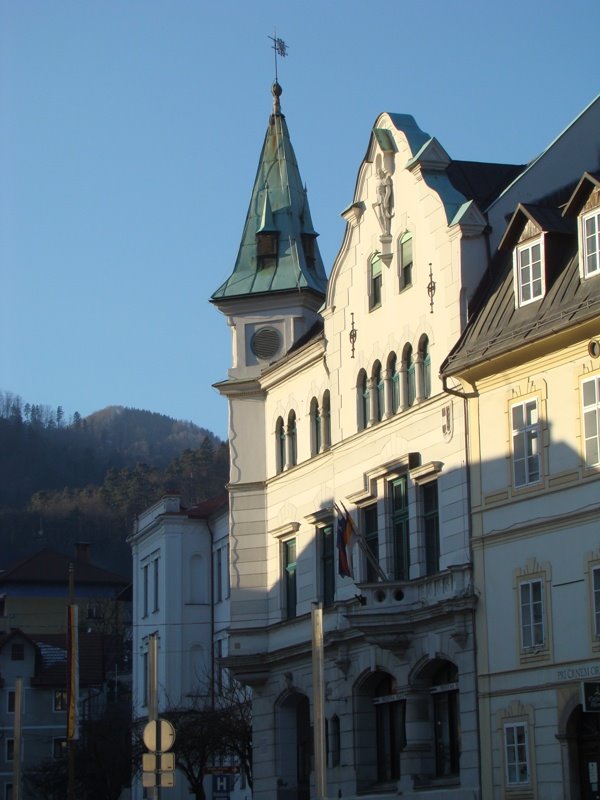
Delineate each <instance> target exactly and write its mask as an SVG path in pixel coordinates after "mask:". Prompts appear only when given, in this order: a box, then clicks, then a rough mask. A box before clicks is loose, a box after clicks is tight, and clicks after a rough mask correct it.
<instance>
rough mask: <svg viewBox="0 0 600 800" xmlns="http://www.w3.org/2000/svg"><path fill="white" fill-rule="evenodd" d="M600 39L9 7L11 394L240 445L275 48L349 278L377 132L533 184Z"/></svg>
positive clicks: (111, 1)
mask: <svg viewBox="0 0 600 800" xmlns="http://www.w3.org/2000/svg"><path fill="white" fill-rule="evenodd" d="M599 26H600V3H599V2H598V0H571V2H569V3H565V2H564V0H560V2H559V1H558V0H521V2H518V3H517V2H516V1H515V0H505V2H494V3H491V2H486V1H485V0H480V2H477V3H475V2H463V1H462V0H455V2H453V3H449V2H447V0H430V2H429V3H427V4H417V3H406V2H401V0H379V2H378V3H376V4H365V3H360V2H358V0H345V2H341V1H340V2H338V0H329V2H327V1H326V0H320V2H318V1H317V0H304V2H303V3H299V2H294V3H292V2H284V0H280V2H277V3H276V2H257V3H248V2H247V0H229V2H227V1H226V0H225V1H224V2H220V3H208V2H204V1H203V0H195V2H192V0H169V2H167V0H163V2H157V1H156V0H73V2H70V1H68V0H52V2H48V0H10V1H9V0H0V176H1V178H0V390H3V391H11V392H13V393H15V394H19V395H21V396H22V397H23V399H24V400H25V401H28V402H30V403H41V404H44V405H48V406H51V407H56V406H57V405H59V404H60V405H62V406H63V408H64V409H65V412H66V414H67V415H69V414H72V413H73V412H74V411H79V412H80V413H81V414H83V415H86V414H89V413H91V412H92V411H95V410H98V409H100V408H103V407H105V406H107V405H125V406H130V407H134V408H144V409H148V410H150V411H157V412H160V413H164V414H167V415H169V416H172V417H175V418H177V419H189V420H192V421H193V422H196V423H197V424H199V425H202V426H204V427H207V428H209V429H210V430H212V431H214V432H215V433H216V434H217V435H219V436H221V437H223V438H224V437H225V436H226V431H227V407H226V401H225V400H224V399H222V398H220V397H219V395H218V394H217V393H216V392H215V390H214V389H212V387H211V384H212V383H214V382H215V381H218V380H222V379H223V378H225V377H226V371H227V367H228V365H229V360H230V335H229V331H228V328H227V325H226V321H225V318H224V317H222V316H221V315H220V314H219V313H218V312H217V311H216V310H215V309H214V308H213V307H212V306H211V305H210V304H209V303H208V298H209V297H210V295H211V293H212V292H213V291H214V290H215V289H216V288H217V287H218V286H219V285H220V284H221V283H222V281H223V280H224V279H225V278H226V277H227V276H228V275H229V274H230V272H231V269H232V267H233V264H234V261H235V257H236V254H237V248H238V245H239V240H240V236H241V232H242V226H243V223H244V219H245V214H246V210H247V205H248V201H249V199H250V192H251V188H252V183H253V180H254V175H255V171H256V166H257V161H258V156H259V153H260V149H261V146H262V141H263V137H264V133H265V130H266V125H267V120H268V115H269V112H270V108H271V95H270V87H271V83H272V81H273V78H274V66H273V51H272V50H271V49H270V45H271V42H270V41H269V39H268V37H269V35H272V34H273V31H274V29H275V28H276V30H277V35H278V36H281V37H282V38H283V39H285V41H286V42H287V44H288V46H289V55H288V58H286V59H285V60H282V61H281V62H280V66H279V81H280V83H281V84H282V86H283V96H282V109H283V111H284V113H285V114H286V118H287V122H288V126H289V129H290V134H291V137H292V142H293V145H294V148H295V151H296V155H297V158H298V162H299V165H300V171H301V174H302V177H303V179H304V181H305V182H306V183H307V185H308V192H309V200H310V204H311V210H312V217H313V221H314V224H315V227H316V229H317V230H318V231H319V232H320V234H321V235H320V238H319V244H320V248H321V253H322V255H323V259H324V261H325V265H326V268H327V271H328V272H329V270H330V268H331V265H332V263H333V260H334V258H335V255H336V253H337V249H338V247H339V246H340V244H341V239H342V234H343V224H342V220H341V218H340V212H341V211H342V210H343V209H344V208H345V207H346V206H347V205H348V204H349V203H350V202H351V200H352V194H353V191H354V184H355V180H356V173H357V170H358V167H359V164H360V161H361V159H362V158H363V156H364V153H365V150H366V147H367V144H368V140H369V133H370V129H371V126H372V124H373V122H374V120H375V118H376V117H377V115H378V114H379V113H380V112H382V111H395V112H402V113H408V114H412V115H413V116H414V117H415V118H416V120H417V122H418V124H419V125H420V127H421V128H422V129H423V130H425V131H427V132H428V133H429V134H431V135H434V136H436V137H437V138H438V139H439V141H440V142H441V144H442V145H443V146H444V147H445V149H446V150H447V151H448V153H449V154H450V155H451V156H452V157H454V158H457V159H469V160H482V161H506V162H512V163H523V162H526V161H529V160H530V159H531V158H533V157H534V156H535V155H537V154H538V153H539V152H540V151H541V150H542V149H543V148H544V147H545V146H546V145H547V144H548V143H549V142H550V141H551V140H552V139H553V138H554V137H555V136H557V135H558V134H559V133H560V132H561V131H562V130H563V129H564V128H565V127H566V126H567V125H568V124H569V122H570V121H571V120H572V119H573V118H574V117H575V116H577V114H578V113H579V112H580V111H581V110H582V109H583V108H584V107H585V106H586V105H588V103H589V102H591V100H592V99H593V98H594V97H595V96H596V95H597V93H598V92H599V91H600V87H599V81H598V75H599V72H598V60H597V31H598V28H599ZM594 76H595V77H594Z"/></svg>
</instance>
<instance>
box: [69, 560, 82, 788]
mask: <svg viewBox="0 0 600 800" xmlns="http://www.w3.org/2000/svg"><path fill="white" fill-rule="evenodd" d="M74 598H75V567H74V565H73V563H70V564H69V605H68V609H67V643H68V660H67V698H68V702H67V757H68V785H67V798H68V800H75V740H76V739H77V737H78V731H77V713H78V709H77V702H78V700H79V697H78V692H77V688H78V687H77V684H78V682H79V675H78V669H77V660H78V658H79V653H78V652H77V633H78V631H77V614H76V613H75V609H74V607H73V605H74V603H73V601H74Z"/></svg>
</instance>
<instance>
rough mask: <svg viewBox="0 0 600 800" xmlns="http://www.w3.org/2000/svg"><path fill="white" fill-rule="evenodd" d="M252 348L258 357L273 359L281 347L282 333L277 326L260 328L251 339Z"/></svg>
mask: <svg viewBox="0 0 600 800" xmlns="http://www.w3.org/2000/svg"><path fill="white" fill-rule="evenodd" d="M250 348H251V349H252V352H253V353H254V355H255V356H256V357H257V358H260V359H261V360H267V359H271V358H273V357H274V356H276V355H277V353H278V352H279V350H280V349H281V334H280V333H279V331H278V330H277V329H276V328H271V327H269V326H265V327H264V328H259V329H258V330H257V331H256V332H255V333H254V334H253V336H252V339H251V340H250Z"/></svg>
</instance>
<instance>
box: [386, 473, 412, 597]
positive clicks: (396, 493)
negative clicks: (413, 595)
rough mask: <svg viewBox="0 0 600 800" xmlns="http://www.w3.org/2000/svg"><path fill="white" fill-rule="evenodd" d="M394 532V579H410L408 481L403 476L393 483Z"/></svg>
mask: <svg viewBox="0 0 600 800" xmlns="http://www.w3.org/2000/svg"><path fill="white" fill-rule="evenodd" d="M390 489H391V498H390V499H391V504H392V530H393V545H394V578H395V579H396V580H397V581H407V580H408V579H409V569H410V554H409V527H408V481H407V479H406V475H402V476H401V477H400V478H397V479H396V480H395V481H392V483H391V487H390Z"/></svg>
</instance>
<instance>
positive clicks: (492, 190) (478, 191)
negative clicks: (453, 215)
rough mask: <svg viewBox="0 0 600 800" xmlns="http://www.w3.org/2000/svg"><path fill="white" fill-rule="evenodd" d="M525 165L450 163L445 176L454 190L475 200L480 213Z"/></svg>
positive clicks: (471, 162)
mask: <svg viewBox="0 0 600 800" xmlns="http://www.w3.org/2000/svg"><path fill="white" fill-rule="evenodd" d="M525 167H526V164H489V163H485V162H478V161H451V162H450V164H449V165H448V167H447V169H446V174H447V175H448V177H449V178H450V182H451V183H452V185H453V186H454V188H455V189H458V191H459V192H460V193H461V194H463V195H464V196H465V197H468V198H469V199H471V200H475V202H476V203H477V205H478V206H479V208H480V209H481V210H482V211H485V209H486V208H487V207H488V206H489V205H490V204H491V203H492V202H493V201H494V200H495V199H496V198H497V197H498V195H499V194H500V193H501V192H502V191H504V189H506V187H507V186H508V185H509V184H511V183H512V182H513V181H514V179H515V178H516V177H517V176H518V175H520V174H521V172H523V170H524V169H525Z"/></svg>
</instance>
